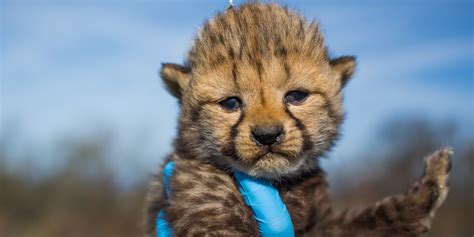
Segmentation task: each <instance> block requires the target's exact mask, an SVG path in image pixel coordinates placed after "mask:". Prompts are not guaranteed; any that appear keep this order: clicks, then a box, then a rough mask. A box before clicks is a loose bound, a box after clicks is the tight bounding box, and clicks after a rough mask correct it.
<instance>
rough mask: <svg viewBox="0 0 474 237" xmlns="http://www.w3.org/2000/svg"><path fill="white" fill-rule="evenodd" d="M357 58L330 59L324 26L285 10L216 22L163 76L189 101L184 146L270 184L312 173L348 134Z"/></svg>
mask: <svg viewBox="0 0 474 237" xmlns="http://www.w3.org/2000/svg"><path fill="white" fill-rule="evenodd" d="M354 67H355V61H354V58H353V57H341V58H337V59H330V58H329V57H328V55H327V51H326V49H325V46H324V43H323V37H322V35H321V33H320V31H319V29H318V25H317V24H316V23H314V22H307V21H306V20H305V19H304V17H302V16H301V15H299V14H298V13H296V12H293V11H290V10H288V9H286V8H283V7H280V6H278V5H275V4H260V3H252V4H246V5H243V6H241V7H239V8H237V9H235V8H231V9H228V10H227V11H225V12H223V13H220V14H218V15H217V16H216V17H214V18H213V19H211V20H209V21H207V22H206V23H205V24H204V26H203V28H202V29H201V31H200V32H199V33H198V35H197V37H196V39H195V41H194V44H193V46H192V48H191V50H190V52H189V55H188V58H187V62H186V64H185V65H183V66H181V65H176V64H163V68H162V70H161V76H162V78H163V80H164V82H165V85H166V86H167V88H168V90H169V92H170V93H171V94H172V95H174V96H176V97H177V98H178V99H179V101H180V104H181V114H180V123H179V124H180V125H179V136H178V138H177V140H176V149H177V152H178V154H179V155H180V156H182V157H183V158H189V159H202V160H207V161H209V162H214V163H218V164H220V165H223V166H225V167H229V168H232V169H236V170H240V171H242V172H245V173H247V174H250V175H253V176H256V177H264V178H269V179H274V178H281V177H285V176H291V175H294V174H298V173H300V172H303V171H304V170H307V169H310V168H311V167H313V165H314V159H315V158H317V157H318V156H320V155H322V154H323V153H324V152H325V151H327V150H328V149H329V148H330V146H331V145H332V143H333V142H334V140H335V139H336V138H337V136H338V130H339V125H340V124H341V122H342V119H343V114H344V112H343V109H342V105H341V104H342V95H341V89H342V87H343V86H344V85H345V83H346V82H347V81H348V79H349V77H350V76H351V74H352V72H353V71H354Z"/></svg>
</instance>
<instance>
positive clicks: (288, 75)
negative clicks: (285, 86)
mask: <svg viewBox="0 0 474 237" xmlns="http://www.w3.org/2000/svg"><path fill="white" fill-rule="evenodd" d="M283 69H284V70H285V76H286V80H290V77H291V69H290V66H289V65H288V63H287V62H285V63H283Z"/></svg>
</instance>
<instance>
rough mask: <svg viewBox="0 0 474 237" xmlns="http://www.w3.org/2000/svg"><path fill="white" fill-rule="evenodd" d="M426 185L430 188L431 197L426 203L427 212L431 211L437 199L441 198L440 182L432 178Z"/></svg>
mask: <svg viewBox="0 0 474 237" xmlns="http://www.w3.org/2000/svg"><path fill="white" fill-rule="evenodd" d="M424 185H426V186H427V188H428V189H429V190H430V193H429V199H428V202H427V203H426V209H425V210H426V212H430V211H431V209H432V208H433V206H434V204H435V202H436V200H438V198H439V190H438V184H437V183H436V182H434V181H432V180H429V181H427V182H426V183H425V184H424Z"/></svg>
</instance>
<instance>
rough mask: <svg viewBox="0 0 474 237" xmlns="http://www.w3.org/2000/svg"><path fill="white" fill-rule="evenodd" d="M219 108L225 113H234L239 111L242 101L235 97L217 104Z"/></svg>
mask: <svg viewBox="0 0 474 237" xmlns="http://www.w3.org/2000/svg"><path fill="white" fill-rule="evenodd" d="M219 104H220V105H221V107H222V108H223V109H225V110H227V111H235V110H238V109H240V107H241V106H242V101H241V100H240V99H239V98H237V97H230V98H227V99H225V100H223V101H221V102H219Z"/></svg>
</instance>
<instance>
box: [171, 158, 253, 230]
mask: <svg viewBox="0 0 474 237" xmlns="http://www.w3.org/2000/svg"><path fill="white" fill-rule="evenodd" d="M175 162H176V166H175V170H174V173H173V175H172V176H171V179H170V181H169V183H170V192H171V195H170V196H169V197H168V198H167V200H166V202H165V208H164V210H165V213H166V219H167V220H168V222H169V223H170V225H171V227H172V229H173V232H174V235H175V236H258V235H259V234H258V226H257V224H256V223H255V221H254V219H253V216H252V213H251V211H250V209H249V208H248V207H247V206H246V205H245V202H244V200H243V199H242V196H241V194H240V192H239V190H238V188H237V186H236V184H235V182H234V180H233V178H232V177H231V176H230V175H229V174H227V173H225V172H224V171H221V170H219V169H216V168H215V167H213V166H212V165H208V164H202V163H199V162H196V161H182V160H178V161H175Z"/></svg>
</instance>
